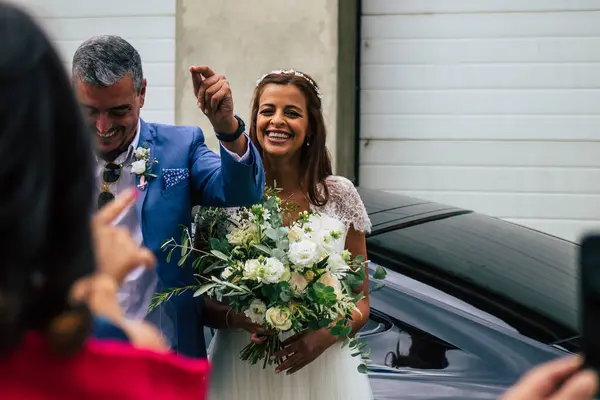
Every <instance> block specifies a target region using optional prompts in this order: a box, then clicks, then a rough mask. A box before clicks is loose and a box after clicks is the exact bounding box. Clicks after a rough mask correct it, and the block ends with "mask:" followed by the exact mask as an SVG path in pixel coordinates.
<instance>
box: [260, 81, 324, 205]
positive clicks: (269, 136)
mask: <svg viewBox="0 0 600 400" xmlns="http://www.w3.org/2000/svg"><path fill="white" fill-rule="evenodd" d="M250 138H251V139H252V141H253V142H254V145H255V146H256V147H257V148H258V150H259V152H260V153H261V156H262V158H263V163H264V164H265V170H266V171H268V170H269V166H270V165H273V166H279V165H294V163H293V162H294V160H293V158H295V159H296V160H295V161H297V162H299V163H300V168H299V170H300V171H304V172H303V176H300V177H298V179H299V182H298V184H299V185H300V187H301V188H304V189H306V191H307V192H308V199H309V201H310V202H311V204H313V205H316V206H322V205H324V204H325V203H326V202H327V199H328V196H329V194H328V190H327V187H326V186H325V187H324V188H323V190H322V191H319V190H318V189H317V184H318V183H321V182H323V181H324V180H325V178H326V177H328V176H330V175H331V174H332V168H331V158H330V156H329V152H328V150H327V148H326V146H325V139H326V129H325V121H324V120H323V112H322V104H321V92H320V91H319V88H318V87H317V85H316V84H315V83H314V80H313V79H312V78H311V77H310V76H308V75H306V74H304V73H302V72H299V71H295V70H290V71H274V72H272V73H270V74H267V75H265V76H264V77H263V78H262V79H260V80H259V82H258V85H257V87H256V90H255V93H254V100H253V102H252V121H251V122H250ZM274 169H278V168H274ZM274 180H275V177H274V176H268V173H267V183H268V184H269V185H272V184H273V181H274Z"/></svg>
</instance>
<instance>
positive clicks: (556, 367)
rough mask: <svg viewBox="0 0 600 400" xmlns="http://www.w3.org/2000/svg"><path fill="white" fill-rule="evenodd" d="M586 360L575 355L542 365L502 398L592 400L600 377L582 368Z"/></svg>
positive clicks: (503, 399) (511, 399)
mask: <svg viewBox="0 0 600 400" xmlns="http://www.w3.org/2000/svg"><path fill="white" fill-rule="evenodd" d="M582 361H583V360H582V359H581V357H579V356H571V357H565V358H561V359H558V360H554V361H550V362H548V363H545V364H542V365H539V366H537V367H536V368H534V369H532V370H531V371H529V372H528V373H527V374H525V375H524V376H523V378H521V380H520V381H519V382H517V383H516V384H515V385H514V386H512V387H511V388H510V389H509V390H508V391H507V392H506V393H505V394H504V396H502V397H501V399H500V400H591V399H593V398H594V396H595V395H596V394H597V392H598V377H597V375H596V373H594V372H593V371H590V370H582Z"/></svg>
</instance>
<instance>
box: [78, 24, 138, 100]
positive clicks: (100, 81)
mask: <svg viewBox="0 0 600 400" xmlns="http://www.w3.org/2000/svg"><path fill="white" fill-rule="evenodd" d="M72 70H73V77H74V78H75V77H76V78H78V79H80V80H81V81H82V82H83V83H88V84H90V85H95V86H104V87H106V86H112V85H114V84H115V83H117V82H118V81H120V80H121V79H123V77H124V76H125V75H127V74H131V79H132V80H133V87H134V89H135V91H136V92H137V93H138V94H139V93H140V91H141V90H142V84H143V82H144V73H143V71H142V59H141V57H140V54H139V53H138V51H137V50H136V49H135V48H134V47H133V46H132V45H131V44H130V43H129V42H128V41H126V40H125V39H123V38H122V37H120V36H115V35H103V36H94V37H92V38H89V39H88V40H86V41H85V42H83V43H82V44H81V45H80V46H79V48H77V50H76V51H75V54H74V55H73V68H72Z"/></svg>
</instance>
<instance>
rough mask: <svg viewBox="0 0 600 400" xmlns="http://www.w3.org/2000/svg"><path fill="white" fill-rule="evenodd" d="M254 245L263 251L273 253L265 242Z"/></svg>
mask: <svg viewBox="0 0 600 400" xmlns="http://www.w3.org/2000/svg"><path fill="white" fill-rule="evenodd" d="M254 247H255V248H257V249H259V250H260V251H262V252H265V253H267V254H268V255H271V249H269V248H268V247H267V246H265V245H264V244H255V245H254Z"/></svg>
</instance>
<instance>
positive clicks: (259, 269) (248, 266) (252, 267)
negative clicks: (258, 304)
mask: <svg viewBox="0 0 600 400" xmlns="http://www.w3.org/2000/svg"><path fill="white" fill-rule="evenodd" d="M285 272H286V269H285V266H284V265H283V264H282V263H281V261H279V260H278V259H276V258H273V257H269V258H267V259H265V260H264V261H263V262H261V261H259V260H256V259H252V260H248V261H246V263H245V264H244V278H246V279H250V280H253V281H259V282H262V283H277V282H279V281H280V280H281V277H282V276H283V275H284V273H285Z"/></svg>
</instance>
